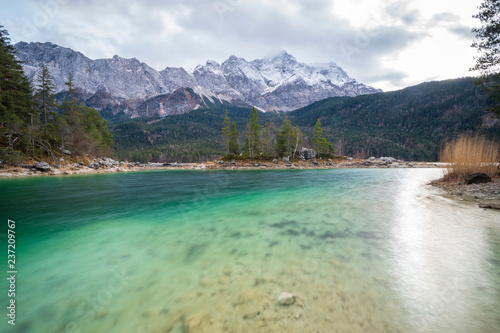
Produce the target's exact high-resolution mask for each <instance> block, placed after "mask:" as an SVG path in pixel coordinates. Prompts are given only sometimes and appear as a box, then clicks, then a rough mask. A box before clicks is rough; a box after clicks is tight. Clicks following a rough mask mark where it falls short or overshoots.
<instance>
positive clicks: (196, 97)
mask: <svg viewBox="0 0 500 333" xmlns="http://www.w3.org/2000/svg"><path fill="white" fill-rule="evenodd" d="M15 48H16V51H17V53H16V56H17V57H18V59H19V60H20V61H21V62H22V65H23V69H24V72H25V74H26V75H27V76H28V78H29V79H31V80H33V81H34V82H36V75H37V73H38V71H39V69H40V66H41V65H42V64H45V65H47V67H48V68H49V71H50V73H51V75H52V76H53V79H54V83H55V86H56V92H63V91H64V90H65V89H66V86H65V84H64V83H65V82H66V81H67V79H68V75H69V73H71V74H72V75H73V82H74V84H75V86H76V87H77V88H78V90H79V92H80V98H81V99H83V101H84V102H85V103H86V104H87V105H89V106H93V107H96V108H97V109H98V110H103V109H106V108H107V109H108V110H109V109H110V110H111V111H112V112H113V113H118V112H120V111H123V112H125V113H126V114H127V115H128V116H129V117H137V116H153V115H157V114H160V113H161V112H163V115H173V114H183V113H186V112H190V111H192V110H195V109H198V108H200V107H202V106H203V105H204V104H206V103H207V102H210V103H214V101H217V100H218V101H219V102H220V103H222V102H230V103H232V104H236V105H241V106H243V105H246V106H249V105H252V106H255V107H257V108H259V109H260V110H262V111H291V110H295V109H298V108H301V107H304V106H306V105H309V104H311V103H313V102H316V101H319V100H322V99H325V98H328V97H337V96H350V97H353V96H358V95H365V94H373V93H378V92H381V90H379V89H375V88H372V87H369V86H366V85H364V84H362V83H359V82H357V81H356V80H355V79H353V78H351V77H349V76H348V75H347V73H346V72H345V71H344V70H343V69H342V68H340V67H339V66H338V65H336V64H335V63H333V62H330V63H326V64H305V63H301V62H298V61H297V60H296V59H295V58H294V57H293V56H292V55H291V54H289V53H287V52H285V51H282V52H281V53H279V54H278V55H276V56H272V57H267V58H264V59H258V60H253V61H246V60H245V59H243V58H238V57H236V56H231V57H230V58H229V59H227V60H226V61H224V62H223V63H222V64H219V63H218V62H216V61H212V60H209V61H207V62H206V64H205V65H198V66H197V67H196V68H195V69H194V70H193V71H189V72H188V71H186V70H185V69H183V68H174V67H167V68H165V69H164V70H161V71H158V70H156V69H154V68H152V67H150V66H148V65H147V64H145V63H143V62H140V61H139V60H137V59H135V58H132V59H125V58H122V57H119V56H116V55H115V56H114V57H113V58H110V59H97V60H92V59H90V58H88V57H86V56H85V55H83V54H82V53H80V52H77V51H74V50H72V49H69V48H65V47H61V46H59V45H56V44H53V43H26V42H19V43H17V44H16V45H15ZM160 115H161V114H160Z"/></svg>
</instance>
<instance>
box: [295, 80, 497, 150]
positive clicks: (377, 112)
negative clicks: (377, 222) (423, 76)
mask: <svg viewBox="0 0 500 333" xmlns="http://www.w3.org/2000/svg"><path fill="white" fill-rule="evenodd" d="M487 105H488V100H487V98H486V96H485V93H484V91H483V88H482V87H481V86H476V85H474V83H473V79H472V78H464V79H456V80H447V81H439V82H429V83H423V84H420V85H417V86H414V87H409V88H406V89H403V90H400V91H394V92H388V93H380V94H375V95H365V96H359V97H356V98H329V99H326V100H323V101H320V102H317V103H314V104H311V105H309V106H307V107H305V108H302V109H300V110H296V111H294V112H292V113H291V114H290V119H291V120H292V122H294V123H295V124H297V125H300V126H304V127H311V126H313V125H314V123H315V122H316V120H317V119H320V120H321V122H322V124H323V129H324V131H325V133H326V136H327V137H328V138H329V139H330V140H331V141H332V142H335V143H337V147H338V150H339V149H340V150H342V153H344V154H346V155H361V156H365V157H366V156H368V155H370V156H372V155H375V156H395V157H398V158H403V159H407V160H436V159H437V156H438V152H439V147H440V145H441V144H442V143H443V141H444V140H445V139H447V138H451V137H454V136H456V135H458V134H460V133H463V132H466V131H482V132H485V133H487V134H488V135H490V136H496V137H498V136H499V132H500V131H499V129H498V127H496V128H490V129H485V128H482V119H481V117H482V116H484V115H485V111H484V110H485V108H486V106H487Z"/></svg>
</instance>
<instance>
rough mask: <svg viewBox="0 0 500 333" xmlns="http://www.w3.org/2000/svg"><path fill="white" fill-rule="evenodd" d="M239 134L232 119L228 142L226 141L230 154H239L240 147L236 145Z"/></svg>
mask: <svg viewBox="0 0 500 333" xmlns="http://www.w3.org/2000/svg"><path fill="white" fill-rule="evenodd" d="M239 135H240V133H239V132H238V129H237V128H236V123H235V122H234V121H233V122H232V124H231V130H230V134H229V142H228V146H229V153H230V154H235V155H238V154H239V151H240V148H239V145H238V137H239Z"/></svg>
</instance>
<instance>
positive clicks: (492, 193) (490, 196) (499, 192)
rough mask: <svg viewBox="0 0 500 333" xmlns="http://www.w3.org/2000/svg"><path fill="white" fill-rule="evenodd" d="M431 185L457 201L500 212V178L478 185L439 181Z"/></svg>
mask: <svg viewBox="0 0 500 333" xmlns="http://www.w3.org/2000/svg"><path fill="white" fill-rule="evenodd" d="M431 185H432V186H435V187H439V188H441V189H443V190H444V191H446V193H448V194H449V195H451V196H453V197H454V198H456V199H459V200H462V201H470V202H476V203H477V204H478V206H479V207H480V208H484V209H498V210H500V177H497V178H493V179H491V182H487V183H478V184H467V183H466V182H459V181H443V180H441V179H439V180H435V181H433V182H431Z"/></svg>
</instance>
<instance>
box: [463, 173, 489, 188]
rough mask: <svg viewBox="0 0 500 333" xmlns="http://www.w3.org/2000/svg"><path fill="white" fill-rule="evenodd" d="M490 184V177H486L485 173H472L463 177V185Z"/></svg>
mask: <svg viewBox="0 0 500 333" xmlns="http://www.w3.org/2000/svg"><path fill="white" fill-rule="evenodd" d="M489 182H491V178H490V176H488V175H487V174H485V173H481V172H478V173H473V174H470V175H468V176H467V177H465V184H467V185H470V184H482V183H489Z"/></svg>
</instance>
